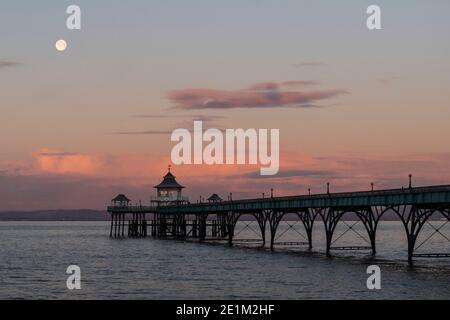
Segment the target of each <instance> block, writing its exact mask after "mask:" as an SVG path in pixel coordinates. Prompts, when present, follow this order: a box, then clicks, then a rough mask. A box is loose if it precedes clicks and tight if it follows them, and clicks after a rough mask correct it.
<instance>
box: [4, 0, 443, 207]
mask: <svg viewBox="0 0 450 320" xmlns="http://www.w3.org/2000/svg"><path fill="white" fill-rule="evenodd" d="M72 4H76V5H78V6H79V7H80V8H81V30H68V29H67V28H66V24H65V22H66V19H67V17H68V15H67V14H66V8H67V6H69V5H72ZM372 4H377V5H379V6H380V8H381V21H382V29H381V30H372V31H370V30H368V29H367V27H366V19H367V14H366V9H367V7H368V6H369V5H372ZM0 7H1V10H0V111H1V117H0V150H1V153H0V200H1V202H2V210H37V209H60V208H94V209H101V208H104V206H105V205H106V204H108V203H109V201H110V199H112V198H113V197H114V196H115V195H116V194H117V193H125V194H127V196H128V197H129V198H131V199H132V200H133V202H137V201H138V200H142V201H143V202H144V203H145V202H148V201H149V199H150V198H151V197H154V196H155V191H154V189H153V186H154V185H156V184H158V183H159V182H160V180H161V178H162V176H163V175H164V174H165V173H166V171H167V166H168V165H169V164H171V159H170V152H171V149H172V147H173V146H174V143H172V142H171V141H170V133H171V132H172V131H173V130H174V129H176V128H187V129H190V130H192V127H193V120H203V121H204V126H205V127H207V128H220V129H225V128H244V129H247V128H256V129H258V128H277V129H279V130H280V172H279V174H278V175H275V176H271V177H261V176H259V175H258V174H256V173H257V172H258V171H259V166H254V165H214V166H208V165H173V166H172V168H173V170H172V171H173V173H174V174H175V175H176V176H177V178H178V180H179V182H180V183H181V184H183V185H185V186H186V189H185V190H184V192H185V193H186V195H188V196H189V197H190V198H191V201H196V199H198V198H199V196H203V197H208V196H209V195H210V194H211V193H213V192H216V193H219V194H220V195H222V197H223V198H226V195H227V194H228V193H229V192H233V197H234V198H245V197H258V196H260V195H261V194H262V193H263V192H265V193H266V194H268V193H269V192H270V188H274V190H275V195H288V194H304V193H307V190H308V188H311V191H312V192H313V193H321V192H324V191H325V190H326V183H327V182H330V183H331V190H332V192H334V191H336V192H337V191H354V190H355V191H356V190H367V189H369V188H370V183H371V182H374V184H375V187H376V188H380V189H381V188H396V187H401V186H402V185H406V184H407V180H408V174H409V173H412V174H413V181H414V184H415V185H432V184H449V183H450V172H449V170H448V168H449V165H450V150H449V149H450V147H449V144H448V125H449V119H450V106H449V102H450V90H449V87H448V85H449V83H450V59H449V57H450V42H449V41H448V40H447V39H448V36H449V33H450V20H449V19H448V12H450V2H448V1H446V0H434V1H417V0H408V1H406V0H403V1H381V0H375V1H364V0H348V1H331V0H328V1H325V0H316V1H307V0H295V1H294V0H293V1H290V0H280V1H269V0H258V1H256V0H248V1H237V0H227V1H217V0H214V1H212V0H191V1H181V0H164V1H162V0H161V1H159V0H158V1H154V0H152V1H137V0H133V1H126V2H124V1H104V0H102V1H81V0H78V1H76V2H75V1H48V0H46V1H39V2H37V1H10V0H5V1H2V3H1V5H0ZM58 39H64V40H66V41H67V43H68V47H67V50H66V51H64V52H58V51H57V50H56V49H55V42H56V41H57V40H58Z"/></svg>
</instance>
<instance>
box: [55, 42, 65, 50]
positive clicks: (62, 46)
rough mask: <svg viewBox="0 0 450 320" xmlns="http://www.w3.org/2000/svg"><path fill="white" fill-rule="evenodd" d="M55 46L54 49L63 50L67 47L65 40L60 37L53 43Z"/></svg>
mask: <svg viewBox="0 0 450 320" xmlns="http://www.w3.org/2000/svg"><path fill="white" fill-rule="evenodd" d="M55 47H56V50H58V51H64V50H66V48H67V42H66V41H64V40H62V39H61V40H58V41H56V43H55Z"/></svg>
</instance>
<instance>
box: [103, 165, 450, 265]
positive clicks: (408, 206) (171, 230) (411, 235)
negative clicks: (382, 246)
mask: <svg viewBox="0 0 450 320" xmlns="http://www.w3.org/2000/svg"><path fill="white" fill-rule="evenodd" d="M156 188H157V190H158V198H157V199H155V200H153V201H152V202H151V204H150V205H149V206H145V205H142V204H139V205H130V200H129V199H128V198H127V197H126V196H124V195H118V196H117V197H116V198H114V199H113V200H112V205H111V206H109V207H108V209H107V210H108V212H109V213H110V214H111V230H110V236H111V237H124V236H125V230H126V229H127V232H126V234H127V236H128V237H147V235H148V234H149V235H151V236H152V237H156V238H167V239H178V240H187V239H196V240H198V241H199V242H205V241H217V240H223V241H226V242H227V243H228V245H229V246H232V245H233V243H234V241H236V239H235V228H236V224H237V222H238V221H239V220H240V219H241V218H242V217H243V216H245V215H247V216H252V217H253V218H254V220H255V221H257V223H258V226H259V231H260V239H247V240H248V242H255V241H260V243H261V245H262V246H264V245H265V244H266V229H267V228H268V230H269V231H270V232H269V235H270V239H268V241H269V243H270V249H272V250H273V249H274V247H275V245H277V244H278V245H280V244H283V245H305V246H307V248H308V250H312V248H313V239H312V231H313V227H314V225H315V223H317V222H318V221H322V223H323V225H324V232H325V236H326V254H327V255H328V256H329V255H331V252H332V251H333V250H370V251H371V253H372V255H375V254H376V234H377V228H378V225H379V222H380V220H381V218H382V217H383V216H384V215H385V214H386V213H387V212H391V213H394V214H395V215H396V216H397V217H398V220H399V221H401V222H402V224H403V226H404V229H405V232H406V236H407V244H408V249H407V250H408V252H407V256H408V262H409V263H412V262H413V258H449V257H450V253H441V252H438V253H437V252H432V253H423V254H416V253H415V249H416V248H417V246H416V242H417V238H418V235H419V233H420V231H421V230H422V228H423V226H424V225H425V224H426V223H428V221H429V220H430V217H431V216H432V215H434V214H440V215H441V216H442V217H443V218H444V219H445V220H446V221H447V222H449V221H450V185H441V186H427V187H413V186H412V183H411V175H410V177H409V186H408V187H407V188H400V189H388V190H374V189H373V185H372V189H371V191H362V192H343V193H331V192H330V189H329V184H328V187H327V192H326V193H324V194H315V195H313V194H311V193H310V192H309V193H308V194H307V195H298V196H286V197H274V196H273V191H272V192H271V195H270V197H264V196H263V197H262V198H255V199H243V200H233V198H232V194H230V195H229V196H228V200H226V201H223V200H222V199H221V198H220V197H219V196H218V195H217V194H213V195H212V196H211V197H210V198H208V199H207V202H203V201H199V202H197V203H189V202H188V200H187V198H185V197H183V196H182V195H181V189H182V188H184V187H183V186H181V185H179V184H178V183H177V182H176V180H175V176H173V175H172V173H171V172H170V170H169V172H168V174H167V175H166V176H165V177H164V180H163V182H162V183H161V184H159V185H158V186H156ZM288 214H290V215H295V216H296V217H297V218H298V220H299V221H301V223H302V225H303V227H304V230H305V231H306V236H307V241H299V242H295V241H291V242H289V243H288V242H285V243H284V242H283V243H276V239H277V237H276V235H277V230H278V227H279V225H280V222H281V221H282V220H283V218H284V217H285V216H286V215H288ZM348 214H353V215H354V216H356V217H357V218H358V219H359V221H360V222H362V224H363V225H364V227H365V230H366V232H367V236H368V238H369V243H370V244H369V246H346V247H338V246H333V244H334V243H335V241H334V240H333V235H334V233H335V229H336V226H337V224H338V223H339V222H340V221H343V219H342V218H343V217H344V216H345V215H348ZM148 219H149V220H148ZM347 227H348V228H349V229H352V225H347ZM441 228H442V226H441V227H439V228H436V227H434V233H433V234H436V233H440V234H441V232H440V229H441ZM445 238H446V239H447V240H448V238H447V237H445ZM427 240H429V238H427V239H426V240H425V241H427ZM239 241H240V242H245V241H246V240H239ZM422 245H423V243H421V244H420V245H419V246H422Z"/></svg>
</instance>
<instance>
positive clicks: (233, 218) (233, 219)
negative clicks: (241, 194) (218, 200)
mask: <svg viewBox="0 0 450 320" xmlns="http://www.w3.org/2000/svg"><path fill="white" fill-rule="evenodd" d="M238 218H239V215H238V214H237V213H236V212H234V211H230V212H227V214H226V220H227V235H228V246H230V247H232V246H233V236H234V228H235V227H236V223H237V219H238Z"/></svg>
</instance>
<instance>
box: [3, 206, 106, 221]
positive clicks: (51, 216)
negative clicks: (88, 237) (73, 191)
mask: <svg viewBox="0 0 450 320" xmlns="http://www.w3.org/2000/svg"><path fill="white" fill-rule="evenodd" d="M108 220H110V217H109V215H108V213H107V212H106V211H102V210H90V209H74V210H37V211H3V212H0V221H108Z"/></svg>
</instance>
